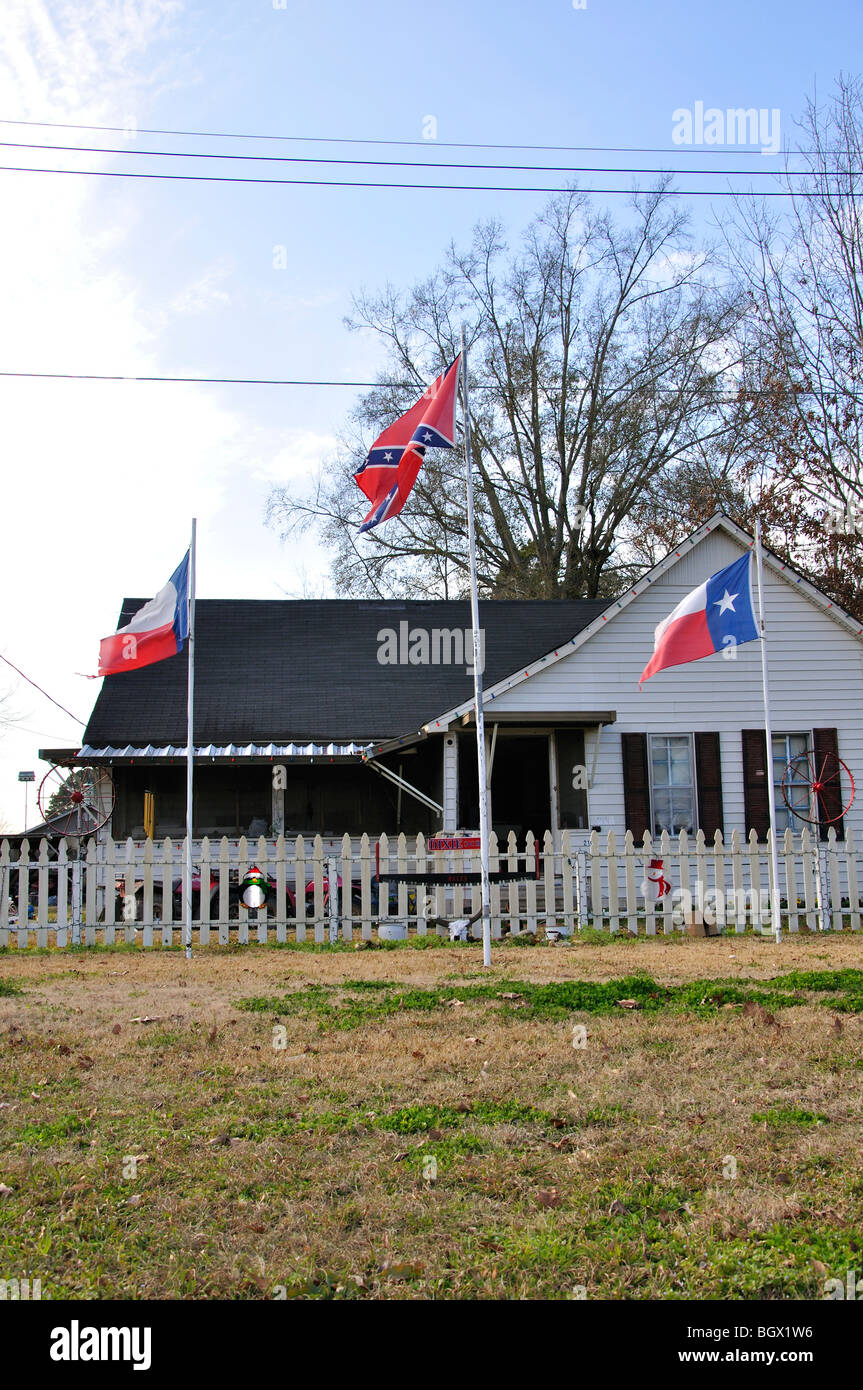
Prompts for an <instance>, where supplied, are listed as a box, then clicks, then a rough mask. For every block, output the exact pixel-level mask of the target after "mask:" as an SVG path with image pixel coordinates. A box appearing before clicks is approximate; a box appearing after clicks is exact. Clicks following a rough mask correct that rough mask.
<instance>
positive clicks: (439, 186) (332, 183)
mask: <svg viewBox="0 0 863 1390" xmlns="http://www.w3.org/2000/svg"><path fill="white" fill-rule="evenodd" d="M0 172H2V173H7V174H73V175H78V176H79V177H84V178H89V177H92V178H100V179H162V180H169V181H172V182H180V183H245V184H269V185H276V186H280V187H297V186H299V187H305V188H390V189H393V190H403V189H421V190H423V191H425V192H428V193H570V192H578V193H590V194H601V195H602V196H603V197H606V196H610V195H612V194H615V195H616V194H621V195H625V196H627V197H631V196H632V194H633V193H634V192H635V191H636V190H635V189H633V188H580V189H575V190H573V189H570V188H567V187H566V186H565V185H562V186H561V185H555V186H554V187H548V186H544V187H536V186H534V187H524V186H523V185H521V184H519V185H517V186H516V187H513V186H512V184H471V183H373V182H370V181H368V180H364V179H362V180H360V179H358V180H349V179H262V178H235V177H233V176H232V175H228V174H149V173H143V172H142V171H140V170H127V171H124V170H119V169H37V168H30V167H28V166H23V165H16V164H0ZM670 193H671V195H672V196H674V197H681V198H738V197H741V196H745V190H742V189H734V188H727V189H725V188H675V189H673V190H671V191H670ZM758 196H759V198H817V197H819V194H818V192H817V190H816V191H813V192H808V191H807V190H805V189H804V190H802V191H799V192H794V191H792V190H790V189H768V190H767V191H765V192H761V193H759V194H758Z"/></svg>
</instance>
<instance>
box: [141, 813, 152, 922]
mask: <svg viewBox="0 0 863 1390" xmlns="http://www.w3.org/2000/svg"><path fill="white" fill-rule="evenodd" d="M153 877H154V874H153V841H152V840H151V839H150V837H149V835H148V836H147V838H146V840H145V841H144V887H143V889H142V891H141V925H142V939H143V942H144V945H145V946H152V944H153V919H154V917H155V912H154V903H153V897H154V893H153Z"/></svg>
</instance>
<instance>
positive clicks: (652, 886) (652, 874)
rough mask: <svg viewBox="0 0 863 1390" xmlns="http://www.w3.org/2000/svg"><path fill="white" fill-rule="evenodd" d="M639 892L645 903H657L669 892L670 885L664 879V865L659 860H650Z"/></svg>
mask: <svg viewBox="0 0 863 1390" xmlns="http://www.w3.org/2000/svg"><path fill="white" fill-rule="evenodd" d="M641 891H642V893H643V894H644V897H645V900H646V901H647V902H653V903H656V902H659V901H660V899H661V898H666V897H667V896H668V894H669V893H670V892H671V884H670V883H669V882H668V879H667V878H666V877H665V870H664V865H663V862H662V860H661V859H651V860H650V862H649V863H648V865H647V868H646V869H645V871H644V881H643V883H642V885H641Z"/></svg>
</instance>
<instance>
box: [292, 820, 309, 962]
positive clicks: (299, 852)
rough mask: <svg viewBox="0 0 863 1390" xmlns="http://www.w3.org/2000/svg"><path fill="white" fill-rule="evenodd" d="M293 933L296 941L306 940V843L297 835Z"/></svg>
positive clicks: (295, 845)
mask: <svg viewBox="0 0 863 1390" xmlns="http://www.w3.org/2000/svg"><path fill="white" fill-rule="evenodd" d="M294 917H295V922H294V931H295V937H296V940H297V941H305V939H306V842H305V840H304V839H303V837H302V835H298V836H297V838H296V842H295V844H294Z"/></svg>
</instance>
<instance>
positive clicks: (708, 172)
mask: <svg viewBox="0 0 863 1390" xmlns="http://www.w3.org/2000/svg"><path fill="white" fill-rule="evenodd" d="M0 147H4V148H6V149H11V150H58V151H61V152H65V151H69V152H71V153H73V154H116V155H135V156H137V157H138V158H139V159H141V158H143V159H150V158H160V159H219V160H224V159H231V160H241V161H243V162H245V163H248V162H249V161H253V162H255V163H266V164H338V165H350V166H352V167H357V166H363V167H366V168H372V169H466V170H471V171H473V170H476V169H483V170H492V171H497V172H499V173H529V174H668V173H674V172H681V171H675V170H671V169H668V168H659V167H656V168H644V167H641V168H634V167H629V168H621V167H620V166H617V165H594V164H589V165H568V164H567V165H562V164H463V163H462V164H457V163H445V162H443V161H440V160H435V161H433V162H430V161H429V160H419V159H336V158H323V159H318V158H314V157H312V156H310V155H293V154H220V153H219V152H218V151H214V150H125V149H116V148H114V147H105V146H102V145H36V144H32V143H26V142H24V141H18V140H0ZM826 172H827V174H829V175H837V174H840V173H841V174H848V176H849V177H852V178H858V177H860V173H859V171H858V170H829V171H826ZM686 173H687V174H690V175H693V176H698V177H702V176H703V177H704V178H723V177H725V176H728V177H731V176H739V177H742V178H759V179H775V178H779V177H780V174H779V173H777V172H776V171H775V170H773V169H687V170H686ZM819 173H820V171H819V170H814V169H801V170H799V171H797V172H796V173H795V174H794V177H795V178H804V177H805V178H817V177H818V176H819Z"/></svg>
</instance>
